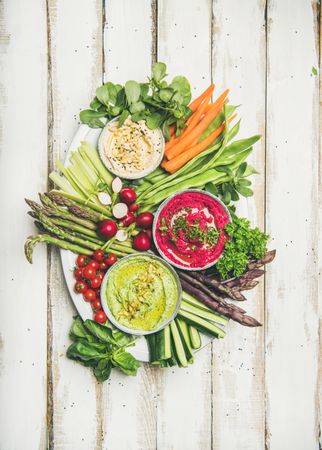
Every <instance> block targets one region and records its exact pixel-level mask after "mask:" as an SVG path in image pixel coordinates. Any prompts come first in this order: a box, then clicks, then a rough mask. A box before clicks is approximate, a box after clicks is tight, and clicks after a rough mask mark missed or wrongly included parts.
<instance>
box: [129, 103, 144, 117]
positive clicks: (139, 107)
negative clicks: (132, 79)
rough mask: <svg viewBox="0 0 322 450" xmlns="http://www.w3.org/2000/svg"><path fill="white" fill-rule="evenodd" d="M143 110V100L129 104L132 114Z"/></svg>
mask: <svg viewBox="0 0 322 450" xmlns="http://www.w3.org/2000/svg"><path fill="white" fill-rule="evenodd" d="M144 110H145V104H144V103H143V102H140V101H139V102H136V103H132V105H130V111H131V113H132V114H135V113H139V112H142V111H144Z"/></svg>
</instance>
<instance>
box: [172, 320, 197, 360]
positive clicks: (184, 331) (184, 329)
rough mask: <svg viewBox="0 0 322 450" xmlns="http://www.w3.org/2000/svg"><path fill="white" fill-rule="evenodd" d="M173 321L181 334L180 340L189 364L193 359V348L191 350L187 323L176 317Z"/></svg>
mask: <svg viewBox="0 0 322 450" xmlns="http://www.w3.org/2000/svg"><path fill="white" fill-rule="evenodd" d="M175 322H176V324H177V327H178V330H179V333H180V336H181V341H182V344H183V348H184V351H185V353H186V358H187V361H188V363H189V364H192V363H193V360H194V356H193V350H192V347H191V343H190V336H189V331H188V325H187V323H186V322H185V321H184V320H182V319H176V320H175Z"/></svg>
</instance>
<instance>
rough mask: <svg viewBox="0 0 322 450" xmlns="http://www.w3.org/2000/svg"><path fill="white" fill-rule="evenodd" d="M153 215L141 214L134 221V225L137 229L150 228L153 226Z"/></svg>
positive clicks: (148, 213)
mask: <svg viewBox="0 0 322 450" xmlns="http://www.w3.org/2000/svg"><path fill="white" fill-rule="evenodd" d="M153 217H154V216H153V214H152V213H150V212H143V213H141V214H139V215H138V216H137V217H136V219H135V223H136V225H137V226H138V227H139V228H151V227H152V224H153Z"/></svg>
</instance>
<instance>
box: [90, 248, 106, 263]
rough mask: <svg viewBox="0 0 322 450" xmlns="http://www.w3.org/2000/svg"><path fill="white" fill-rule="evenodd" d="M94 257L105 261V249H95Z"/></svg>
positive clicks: (98, 260) (99, 260) (96, 259)
mask: <svg viewBox="0 0 322 450" xmlns="http://www.w3.org/2000/svg"><path fill="white" fill-rule="evenodd" d="M93 258H94V259H95V261H97V262H99V263H101V262H103V261H104V251H103V250H95V252H94V253H93Z"/></svg>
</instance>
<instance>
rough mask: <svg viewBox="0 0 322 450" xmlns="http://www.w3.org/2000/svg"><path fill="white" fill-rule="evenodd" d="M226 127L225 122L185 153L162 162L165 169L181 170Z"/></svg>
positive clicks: (229, 120)
mask: <svg viewBox="0 0 322 450" xmlns="http://www.w3.org/2000/svg"><path fill="white" fill-rule="evenodd" d="M236 115H237V114H234V115H233V116H231V117H230V118H229V119H228V122H231V121H232V120H233V119H234V118H235V117H236ZM224 129H225V123H223V124H221V125H220V127H218V128H216V130H214V131H213V132H212V133H211V134H210V135H209V136H208V137H207V138H206V139H204V140H203V141H201V142H199V144H197V145H194V146H192V147H190V148H188V150H186V151H185V152H184V153H181V154H180V155H178V156H176V157H175V158H173V159H171V161H164V162H163V163H162V167H163V169H165V170H166V171H168V172H170V173H174V172H176V171H177V170H179V169H180V168H181V167H182V166H183V165H184V164H186V163H187V162H188V161H190V160H191V159H192V158H194V157H195V156H197V155H199V153H201V152H203V151H204V150H205V149H206V148H207V147H209V145H210V144H211V143H212V142H213V141H214V140H215V139H217V137H218V136H219V135H220V134H221V133H222V132H223V131H224Z"/></svg>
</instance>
